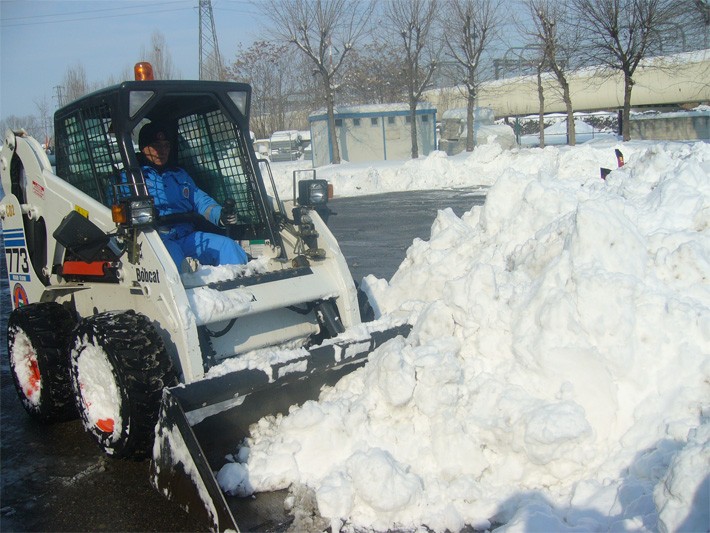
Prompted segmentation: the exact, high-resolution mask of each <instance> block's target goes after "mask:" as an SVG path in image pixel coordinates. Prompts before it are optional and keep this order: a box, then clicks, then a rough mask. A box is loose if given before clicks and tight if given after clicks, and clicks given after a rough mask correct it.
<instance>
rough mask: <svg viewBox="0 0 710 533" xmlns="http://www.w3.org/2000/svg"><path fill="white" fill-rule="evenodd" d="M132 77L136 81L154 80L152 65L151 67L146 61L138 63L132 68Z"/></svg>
mask: <svg viewBox="0 0 710 533" xmlns="http://www.w3.org/2000/svg"><path fill="white" fill-rule="evenodd" d="M133 75H134V77H135V79H136V81H149V80H152V79H154V78H153V65H151V64H150V63H148V62H147V61H141V62H140V63H136V65H135V66H134V67H133Z"/></svg>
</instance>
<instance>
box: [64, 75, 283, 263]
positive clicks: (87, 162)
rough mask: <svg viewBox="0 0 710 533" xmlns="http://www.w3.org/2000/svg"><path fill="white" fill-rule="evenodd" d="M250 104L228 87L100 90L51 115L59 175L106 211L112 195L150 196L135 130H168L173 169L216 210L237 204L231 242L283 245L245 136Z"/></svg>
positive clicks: (235, 86)
mask: <svg viewBox="0 0 710 533" xmlns="http://www.w3.org/2000/svg"><path fill="white" fill-rule="evenodd" d="M250 101H251V87H250V86H249V85H246V84H240V83H231V82H205V81H129V82H124V83H122V84H120V85H117V86H114V87H109V88H107V89H104V90H101V91H97V92H95V93H92V94H90V95H88V96H85V97H83V98H81V99H79V100H77V101H75V102H73V103H72V104H70V105H68V106H66V107H64V108H62V109H60V110H58V111H57V112H56V114H55V132H56V153H57V175H58V176H59V177H61V178H63V179H64V180H66V181H67V182H69V183H70V184H72V185H73V186H75V187H77V188H78V189H80V190H81V191H83V192H84V193H86V194H88V195H89V196H91V197H93V198H94V199H96V200H97V201H99V202H101V203H102V204H104V205H105V206H106V207H109V208H110V207H111V206H112V205H113V204H115V203H116V201H117V198H116V197H117V196H118V197H121V196H126V195H130V196H135V197H141V196H147V191H146V189H145V185H144V183H145V180H144V177H143V175H142V170H141V160H140V158H139V154H138V153H137V152H138V142H137V141H138V132H139V131H140V129H141V127H142V126H143V125H144V124H146V123H148V122H153V121H159V122H162V123H165V124H169V125H171V126H172V128H173V131H174V135H175V138H174V139H171V141H173V142H172V150H173V152H172V153H171V158H172V159H171V163H173V164H175V165H177V166H180V167H182V168H184V169H185V170H186V171H187V172H188V173H189V174H190V176H191V177H192V178H193V180H194V181H195V183H196V184H197V186H198V187H200V188H201V189H203V190H204V191H205V192H207V193H208V194H209V195H210V196H212V197H213V198H214V199H215V200H217V201H218V202H219V203H220V204H223V203H224V202H225V201H226V200H227V199H233V200H234V201H235V203H236V208H237V214H238V218H239V220H240V224H239V225H238V227H237V228H236V231H235V232H234V235H233V238H235V239H238V240H242V239H247V240H248V239H263V240H269V241H270V242H271V243H274V244H275V245H277V246H281V243H280V236H279V232H278V230H277V225H276V223H275V220H274V213H273V208H272V207H271V206H272V205H273V204H272V202H271V201H270V200H269V197H268V195H267V192H266V190H265V188H264V182H263V180H262V177H261V175H260V170H259V166H258V164H257V162H256V157H255V154H254V149H253V146H252V143H251V139H250V138H249V128H248V120H249V105H250ZM126 184H128V186H126ZM120 199H121V198H118V200H120ZM212 231H214V232H218V231H219V230H218V229H217V228H213V229H212ZM281 248H282V249H283V247H281Z"/></svg>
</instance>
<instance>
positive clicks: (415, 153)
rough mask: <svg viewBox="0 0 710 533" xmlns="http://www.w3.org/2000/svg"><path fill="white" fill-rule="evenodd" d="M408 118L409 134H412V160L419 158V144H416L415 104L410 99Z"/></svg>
mask: <svg viewBox="0 0 710 533" xmlns="http://www.w3.org/2000/svg"><path fill="white" fill-rule="evenodd" d="M409 118H410V119H411V121H412V122H411V124H410V126H411V127H410V132H411V134H412V159H417V158H418V157H419V143H418V142H417V103H416V102H414V101H413V99H410V102H409Z"/></svg>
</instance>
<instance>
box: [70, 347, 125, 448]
mask: <svg viewBox="0 0 710 533" xmlns="http://www.w3.org/2000/svg"><path fill="white" fill-rule="evenodd" d="M76 373H77V383H78V385H79V394H80V396H81V406H80V409H81V410H82V411H83V412H84V414H85V418H86V424H87V427H88V428H89V429H92V430H93V431H97V432H98V433H101V434H108V435H110V436H111V437H114V436H117V435H119V434H120V432H121V394H120V391H119V387H118V385H117V383H116V379H115V374H114V371H113V366H112V365H111V362H110V361H109V358H108V355H107V354H106V352H105V351H104V350H102V349H101V348H100V347H98V346H92V345H90V346H85V347H84V348H83V349H82V350H81V352H80V353H79V356H78V357H77V359H76Z"/></svg>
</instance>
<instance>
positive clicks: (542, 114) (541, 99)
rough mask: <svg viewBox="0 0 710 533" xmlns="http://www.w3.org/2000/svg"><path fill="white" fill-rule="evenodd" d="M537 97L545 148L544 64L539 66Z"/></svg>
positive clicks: (541, 141)
mask: <svg viewBox="0 0 710 533" xmlns="http://www.w3.org/2000/svg"><path fill="white" fill-rule="evenodd" d="M537 99H538V101H539V102H540V110H539V112H538V121H539V123H538V127H539V128H540V148H545V94H544V93H543V91H542V65H538V66H537Z"/></svg>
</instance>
